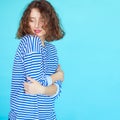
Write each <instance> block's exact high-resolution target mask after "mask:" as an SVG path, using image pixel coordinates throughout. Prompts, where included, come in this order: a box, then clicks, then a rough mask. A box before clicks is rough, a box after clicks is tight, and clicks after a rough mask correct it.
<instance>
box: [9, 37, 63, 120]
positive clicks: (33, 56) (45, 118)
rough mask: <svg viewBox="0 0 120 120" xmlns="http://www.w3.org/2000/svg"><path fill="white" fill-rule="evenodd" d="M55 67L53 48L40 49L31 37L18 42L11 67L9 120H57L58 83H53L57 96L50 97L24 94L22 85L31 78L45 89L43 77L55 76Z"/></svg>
mask: <svg viewBox="0 0 120 120" xmlns="http://www.w3.org/2000/svg"><path fill="white" fill-rule="evenodd" d="M57 67H58V58H57V52H56V48H55V46H54V45H52V44H50V43H48V42H45V46H42V44H41V40H40V38H39V37H37V36H32V35H26V36H24V37H23V38H22V39H21V41H20V44H19V46H18V49H17V52H16V55H15V60H14V65H13V73H12V86H11V97H10V113H9V119H10V120H56V115H55V110H54V105H55V99H56V98H57V96H58V95H59V94H60V91H61V82H60V81H57V82H55V83H54V84H55V85H56V86H57V92H56V94H55V95H53V96H47V95H41V94H37V95H30V94H26V93H25V92H24V85H23V83H24V82H25V81H27V79H26V77H27V76H30V77H32V78H34V79H36V80H37V81H38V82H40V83H41V84H42V85H43V86H48V81H47V79H46V76H50V75H51V74H53V73H55V72H56V69H57Z"/></svg>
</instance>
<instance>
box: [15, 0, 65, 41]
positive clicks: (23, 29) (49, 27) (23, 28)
mask: <svg viewBox="0 0 120 120" xmlns="http://www.w3.org/2000/svg"><path fill="white" fill-rule="evenodd" d="M33 8H37V9H38V10H39V12H40V13H41V15H42V17H43V18H44V20H45V22H46V24H45V25H44V26H43V29H45V31H46V35H45V40H46V41H49V42H50V41H54V40H59V39H61V38H63V36H64V35H65V32H64V31H63V29H62V27H61V24H60V20H59V18H58V15H57V13H56V12H55V9H54V7H53V6H52V5H51V4H50V3H49V2H48V1H46V0H34V1H32V2H31V3H30V4H29V5H28V6H27V8H26V9H25V11H24V13H23V16H22V18H21V20H20V25H19V28H18V31H17V35H16V37H17V38H19V39H20V38H21V37H23V36H25V35H27V34H33V33H32V31H31V29H30V26H29V19H30V13H31V10H32V9H33Z"/></svg>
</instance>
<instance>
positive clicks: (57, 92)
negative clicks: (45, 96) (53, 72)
mask: <svg viewBox="0 0 120 120" xmlns="http://www.w3.org/2000/svg"><path fill="white" fill-rule="evenodd" d="M54 85H56V87H57V91H56V93H55V94H54V95H53V96H52V97H58V96H60V93H61V90H62V82H61V81H60V80H58V81H56V82H55V83H54Z"/></svg>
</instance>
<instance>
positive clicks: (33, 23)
mask: <svg viewBox="0 0 120 120" xmlns="http://www.w3.org/2000/svg"><path fill="white" fill-rule="evenodd" d="M43 25H44V19H43V18H42V15H41V13H40V12H39V10H38V9H36V8H33V9H32V10H31V13H30V20H29V26H30V28H31V30H32V32H33V33H34V34H35V35H37V36H39V37H40V39H41V40H45V35H46V31H45V30H44V29H43Z"/></svg>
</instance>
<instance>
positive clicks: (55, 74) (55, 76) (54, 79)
mask: <svg viewBox="0 0 120 120" xmlns="http://www.w3.org/2000/svg"><path fill="white" fill-rule="evenodd" d="M50 77H51V79H52V83H54V82H56V81H57V80H59V75H58V72H56V73H54V74H52V75H51V76H50Z"/></svg>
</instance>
